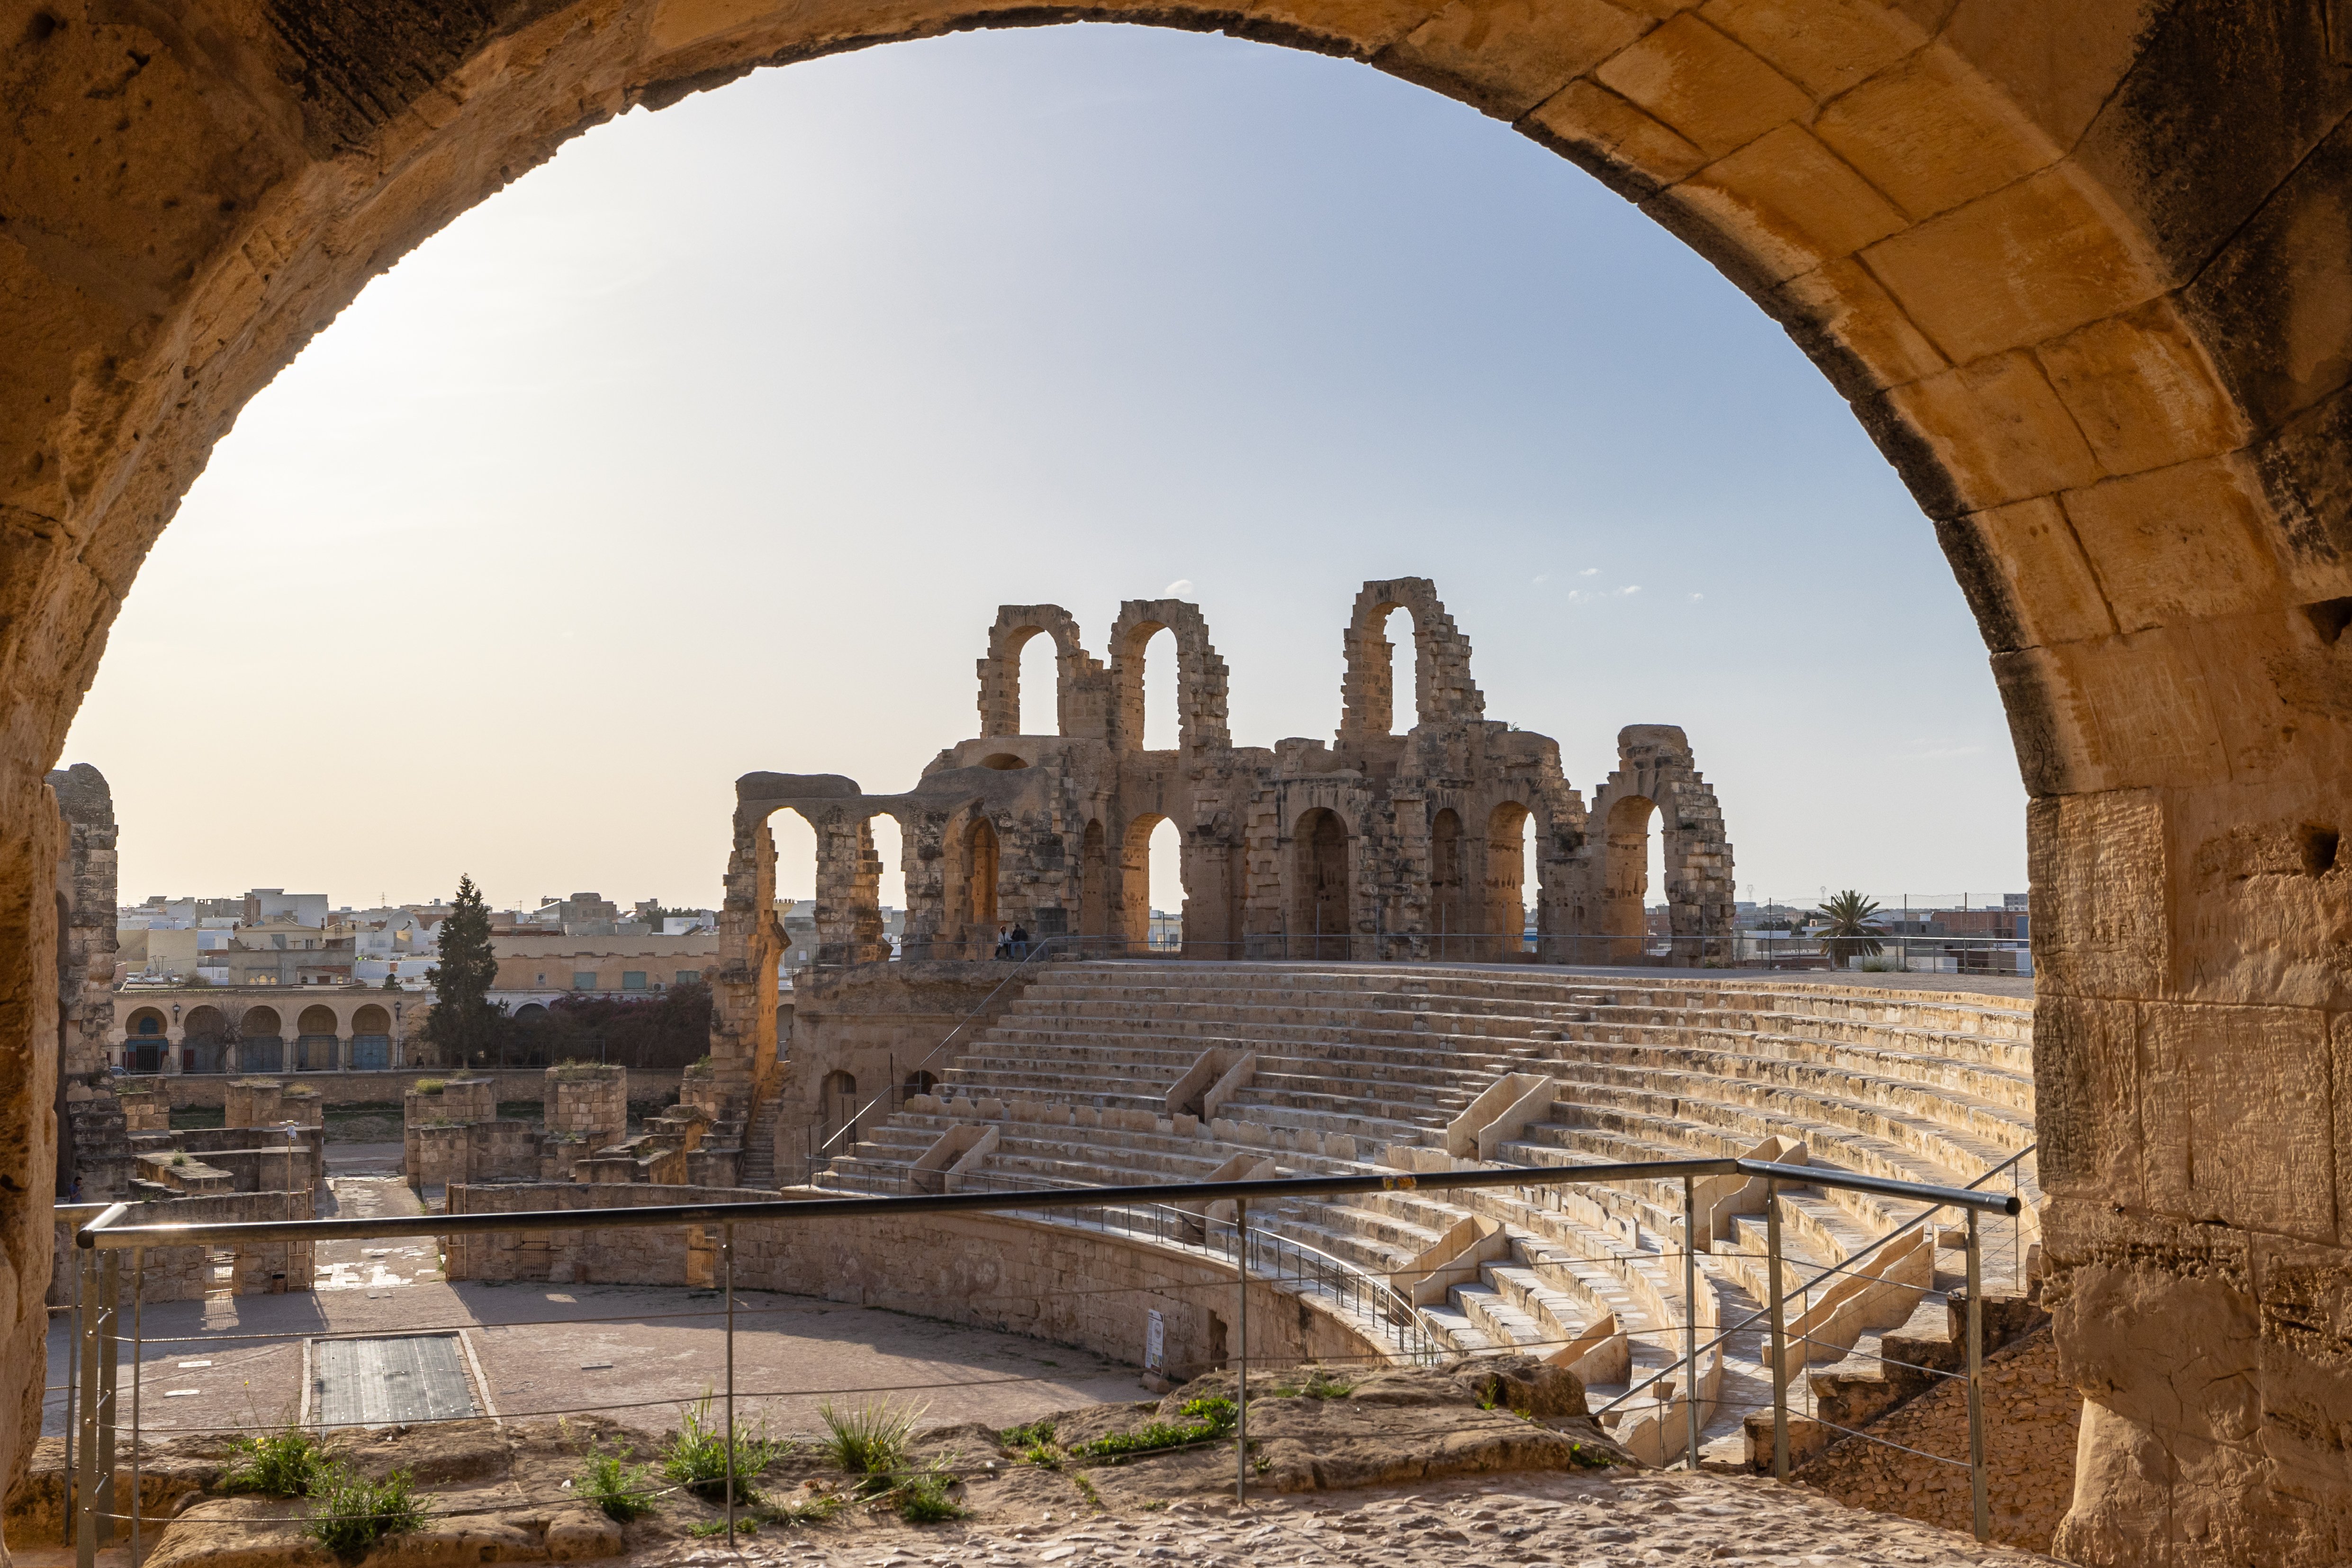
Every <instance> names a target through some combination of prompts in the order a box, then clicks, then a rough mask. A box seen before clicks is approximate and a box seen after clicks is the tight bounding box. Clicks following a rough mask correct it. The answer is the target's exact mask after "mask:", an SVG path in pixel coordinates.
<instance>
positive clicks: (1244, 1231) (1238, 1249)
mask: <svg viewBox="0 0 2352 1568" xmlns="http://www.w3.org/2000/svg"><path fill="white" fill-rule="evenodd" d="M1234 1290H1235V1292H1236V1293H1237V1294H1238V1296H1239V1298H1240V1304H1239V1306H1237V1307H1236V1308H1235V1309H1234V1320H1235V1321H1236V1323H1237V1325H1238V1327H1239V1332H1238V1333H1237V1334H1236V1335H1235V1336H1234V1345H1235V1347H1236V1348H1237V1349H1238V1351H1239V1352H1240V1357H1241V1359H1240V1361H1239V1362H1238V1363H1237V1366H1238V1369H1239V1372H1240V1377H1239V1379H1238V1382H1237V1386H1236V1389H1235V1392H1236V1393H1237V1394H1238V1395H1239V1397H1238V1398H1237V1399H1236V1400H1235V1401H1234V1501H1235V1502H1246V1501H1247V1500H1248V1496H1247V1493H1248V1490H1249V1200H1248V1199H1247V1198H1236V1199H1235V1200H1234Z"/></svg>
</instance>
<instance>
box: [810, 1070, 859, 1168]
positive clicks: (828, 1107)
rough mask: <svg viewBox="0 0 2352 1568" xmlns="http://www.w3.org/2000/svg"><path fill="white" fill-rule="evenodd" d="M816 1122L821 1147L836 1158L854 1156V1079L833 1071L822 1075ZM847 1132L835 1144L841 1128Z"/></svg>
mask: <svg viewBox="0 0 2352 1568" xmlns="http://www.w3.org/2000/svg"><path fill="white" fill-rule="evenodd" d="M817 1099H818V1108H817V1109H818V1118H819V1122H820V1138H821V1146H823V1147H824V1148H827V1149H830V1150H831V1151H832V1152H835V1153H836V1154H849V1153H855V1152H856V1145H857V1126H856V1119H857V1079H856V1078H854V1077H852V1076H851V1075H850V1074H849V1073H846V1072H845V1071H842V1070H841V1069H840V1068H835V1069H834V1070H833V1071H832V1072H829V1073H827V1074H825V1075H824V1083H823V1084H821V1085H820V1086H819V1087H818V1090H817ZM845 1127H846V1128H848V1129H849V1131H848V1133H847V1135H846V1136H845V1137H843V1138H842V1139H841V1140H840V1141H839V1142H835V1134H836V1133H838V1132H840V1131H841V1130H842V1129H843V1128H845Z"/></svg>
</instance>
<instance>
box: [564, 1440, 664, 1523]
mask: <svg viewBox="0 0 2352 1568" xmlns="http://www.w3.org/2000/svg"><path fill="white" fill-rule="evenodd" d="M630 1457H631V1455H630V1451H629V1450H628V1449H626V1448H624V1449H622V1450H621V1451H620V1452H619V1453H617V1454H607V1453H604V1452H602V1451H601V1450H599V1451H596V1452H592V1453H591V1454H590V1455H589V1456H588V1458H587V1460H586V1462H585V1463H583V1465H582V1466H581V1467H580V1473H579V1474H578V1475H576V1476H574V1477H572V1489H573V1490H574V1491H576V1492H578V1493H579V1494H580V1495H581V1496H582V1497H584V1498H586V1499H587V1500H589V1501H590V1502H593V1503H594V1504H595V1505H596V1506H597V1507H598V1508H601V1509H603V1510H604V1517H605V1518H607V1519H609V1520H611V1521H614V1523H616V1524H626V1523H628V1522H629V1521H631V1520H633V1519H639V1518H642V1517H644V1516H645V1515H646V1514H649V1513H651V1512H653V1511H654V1509H655V1503H654V1500H653V1497H652V1492H653V1489H654V1487H653V1479H654V1472H653V1467H652V1466H650V1465H632V1464H630V1463H629V1462H628V1460H629V1458H630Z"/></svg>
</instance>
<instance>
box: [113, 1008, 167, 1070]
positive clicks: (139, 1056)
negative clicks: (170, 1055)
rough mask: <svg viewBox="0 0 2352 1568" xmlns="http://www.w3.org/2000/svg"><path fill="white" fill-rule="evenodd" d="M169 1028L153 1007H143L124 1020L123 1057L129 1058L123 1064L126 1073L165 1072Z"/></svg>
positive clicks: (160, 1014)
mask: <svg viewBox="0 0 2352 1568" xmlns="http://www.w3.org/2000/svg"><path fill="white" fill-rule="evenodd" d="M167 1027H168V1026H166V1025H165V1024H164V1022H163V1014H162V1013H161V1012H159V1011H157V1010H156V1009H155V1008H152V1007H142V1008H140V1009H139V1010H138V1011H137V1012H135V1013H133V1014H131V1016H130V1017H128V1018H126V1019H124V1020H123V1025H122V1033H123V1041H124V1045H123V1055H124V1056H125V1057H126V1058H129V1059H128V1060H127V1061H125V1062H124V1064H123V1067H124V1069H125V1070H126V1071H129V1072H162V1071H163V1052H164V1050H165V1049H166V1043H165V1031H166V1029H167Z"/></svg>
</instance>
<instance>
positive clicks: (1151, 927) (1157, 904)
mask: <svg viewBox="0 0 2352 1568" xmlns="http://www.w3.org/2000/svg"><path fill="white" fill-rule="evenodd" d="M1183 845H1184V836H1183V834H1182V833H1181V832H1180V831H1179V830H1178V828H1177V826H1176V824H1175V823H1174V822H1173V821H1171V819H1169V818H1168V817H1166V816H1160V814H1159V813H1157V812H1147V813H1145V814H1144V815H1142V816H1136V817H1130V818H1129V820H1128V824H1127V836H1126V838H1125V840H1124V841H1123V844H1122V847H1121V849H1120V853H1119V887H1120V891H1121V906H1120V919H1119V935H1120V938H1121V941H1122V946H1123V951H1124V952H1126V953H1127V954H1128V955H1129V957H1133V958H1142V957H1149V956H1151V955H1154V954H1170V955H1172V954H1174V953H1177V952H1181V950H1182V948H1183V945H1184V937H1183V916H1184V877H1183Z"/></svg>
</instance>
